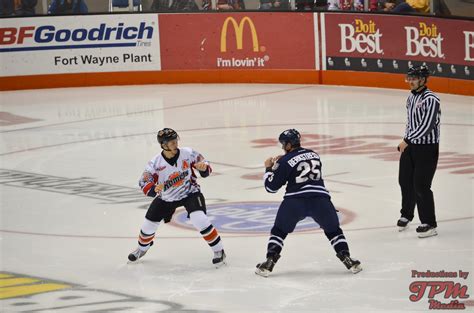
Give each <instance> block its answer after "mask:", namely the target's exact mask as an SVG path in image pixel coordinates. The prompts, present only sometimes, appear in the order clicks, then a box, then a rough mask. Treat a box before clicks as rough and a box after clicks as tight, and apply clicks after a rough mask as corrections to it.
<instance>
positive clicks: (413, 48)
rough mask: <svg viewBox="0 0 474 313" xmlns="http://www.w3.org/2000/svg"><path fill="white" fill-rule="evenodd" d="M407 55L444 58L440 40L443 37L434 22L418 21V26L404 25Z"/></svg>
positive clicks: (441, 40)
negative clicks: (429, 23)
mask: <svg viewBox="0 0 474 313" xmlns="http://www.w3.org/2000/svg"><path fill="white" fill-rule="evenodd" d="M405 31H406V38H407V52H406V55H407V56H418V55H422V56H424V57H432V58H444V53H443V50H442V42H443V40H444V38H443V37H442V36H441V33H440V32H439V31H438V27H437V26H436V25H435V24H431V25H428V24H426V23H425V22H420V23H418V27H412V26H405Z"/></svg>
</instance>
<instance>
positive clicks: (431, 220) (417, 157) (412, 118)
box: [397, 65, 441, 238]
mask: <svg viewBox="0 0 474 313" xmlns="http://www.w3.org/2000/svg"><path fill="white" fill-rule="evenodd" d="M429 75H430V71H429V69H428V67H427V66H425V65H421V66H414V67H410V68H409V69H408V73H407V78H406V82H407V83H408V85H409V86H410V89H411V93H410V95H409V96H408V99H407V104H406V107H407V116H408V119H407V125H406V130H405V137H404V138H403V140H402V142H400V144H399V145H398V151H400V168H399V173H398V182H399V184H400V187H401V191H402V209H401V211H400V213H401V217H400V219H399V220H398V222H397V226H398V227H399V231H403V230H405V229H406V228H407V226H408V223H409V222H410V221H411V220H412V219H413V216H414V211H415V205H417V207H418V216H419V218H420V221H421V225H420V226H419V227H418V228H417V229H416V232H417V233H418V237H420V238H425V237H430V236H436V235H437V234H438V233H437V232H436V227H437V224H436V216H435V205H434V198H433V192H432V191H431V182H432V180H433V176H434V174H435V171H436V166H437V164H438V154H439V131H440V117H441V109H440V101H439V98H438V97H437V96H436V95H435V94H434V93H433V92H432V91H431V90H429V89H428V88H427V87H426V82H427V81H428V76H429Z"/></svg>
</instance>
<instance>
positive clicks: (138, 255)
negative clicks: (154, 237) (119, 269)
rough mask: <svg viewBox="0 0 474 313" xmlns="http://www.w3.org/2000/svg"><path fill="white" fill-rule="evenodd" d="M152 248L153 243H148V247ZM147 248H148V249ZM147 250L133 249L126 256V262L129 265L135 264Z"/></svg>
mask: <svg viewBox="0 0 474 313" xmlns="http://www.w3.org/2000/svg"><path fill="white" fill-rule="evenodd" d="M151 246H153V241H152V242H150V247H151ZM148 248H149V247H148ZM147 251H148V250H145V251H143V250H140V249H139V248H137V249H135V251H133V252H132V253H130V254H129V255H128V261H129V263H135V262H137V261H138V259H140V258H142V257H143V256H144V255H145V254H146V253H147Z"/></svg>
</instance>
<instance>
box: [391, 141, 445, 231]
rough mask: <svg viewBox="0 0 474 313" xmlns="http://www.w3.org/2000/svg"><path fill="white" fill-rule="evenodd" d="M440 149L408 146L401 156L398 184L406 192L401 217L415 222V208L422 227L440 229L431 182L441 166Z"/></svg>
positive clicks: (425, 146) (433, 146) (436, 145)
mask: <svg viewBox="0 0 474 313" xmlns="http://www.w3.org/2000/svg"><path fill="white" fill-rule="evenodd" d="M438 156H439V145H438V144H430V145H414V144H411V145H408V147H407V148H406V149H405V151H403V153H402V154H401V156H400V168H399V172H398V183H399V184H400V187H401V190H402V209H401V211H400V213H401V215H402V216H403V217H405V218H407V219H409V220H410V221H411V220H412V219H413V216H414V212H415V205H417V206H418V216H419V218H420V222H421V223H422V224H428V225H431V226H433V227H437V224H436V216H435V205H434V198H433V192H432V191H431V182H432V181H433V177H434V174H435V172H436V166H437V165H438Z"/></svg>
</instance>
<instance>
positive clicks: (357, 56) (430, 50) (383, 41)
mask: <svg viewBox="0 0 474 313" xmlns="http://www.w3.org/2000/svg"><path fill="white" fill-rule="evenodd" d="M321 31H322V43H321V45H322V62H323V69H327V70H354V71H370V72H390V73H406V71H407V69H408V67H410V66H411V65H413V64H423V63H425V64H426V65H428V66H429V68H430V69H431V71H432V72H433V75H434V76H441V77H449V78H459V79H472V70H473V65H474V23H472V21H463V20H454V19H441V18H433V17H419V16H410V17H407V16H391V15H386V14H384V15H375V14H341V13H323V14H321Z"/></svg>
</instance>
